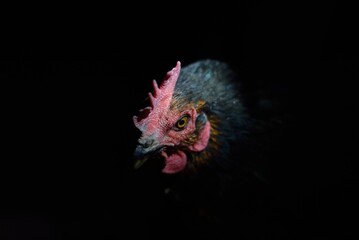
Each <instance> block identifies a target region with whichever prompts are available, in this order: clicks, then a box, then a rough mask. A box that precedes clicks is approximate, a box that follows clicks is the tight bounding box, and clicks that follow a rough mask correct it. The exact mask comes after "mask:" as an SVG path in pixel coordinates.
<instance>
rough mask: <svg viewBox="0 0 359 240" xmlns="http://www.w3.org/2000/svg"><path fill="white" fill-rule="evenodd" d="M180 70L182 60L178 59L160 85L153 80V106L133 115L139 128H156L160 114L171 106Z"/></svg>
mask: <svg viewBox="0 0 359 240" xmlns="http://www.w3.org/2000/svg"><path fill="white" fill-rule="evenodd" d="M180 70H181V62H180V61H177V64H176V66H175V67H174V68H172V70H171V71H169V72H167V74H166V76H165V78H164V80H163V81H162V84H161V86H160V87H158V85H157V82H156V80H153V82H152V83H153V89H154V91H153V94H152V93H151V92H149V93H148V97H149V99H150V103H151V106H150V107H146V108H144V109H141V110H140V113H142V114H141V115H143V116H134V117H133V122H134V124H135V126H136V127H137V128H138V129H140V130H141V131H144V130H147V131H150V132H151V129H152V128H155V126H156V125H157V124H156V123H158V120H159V116H160V114H161V113H164V112H166V110H167V109H168V108H169V106H170V103H171V100H172V95H173V91H174V88H175V86H176V82H177V79H178V76H179V73H180Z"/></svg>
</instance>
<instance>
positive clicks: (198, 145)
mask: <svg viewBox="0 0 359 240" xmlns="http://www.w3.org/2000/svg"><path fill="white" fill-rule="evenodd" d="M180 68H181V65H180V62H177V65H176V67H175V68H173V69H172V70H171V71H169V72H168V73H167V76H166V78H165V79H164V81H163V83H162V85H161V87H158V85H157V83H156V81H153V87H154V94H153V95H152V94H151V93H149V99H150V102H151V107H147V108H145V109H143V110H140V113H141V115H140V116H134V117H133V120H134V124H135V126H136V127H137V128H138V129H139V130H140V131H141V132H142V135H141V137H140V139H139V141H138V145H137V147H136V150H135V157H136V158H137V162H136V165H135V167H136V168H138V167H140V166H141V165H142V164H143V163H144V162H145V161H146V160H147V159H149V158H151V156H153V155H160V156H162V157H163V158H164V159H165V167H164V168H163V169H162V172H164V173H168V174H171V173H177V172H180V171H182V170H184V169H185V167H186V165H187V161H188V157H187V154H188V153H190V152H200V151H203V150H204V149H205V148H206V146H207V144H208V140H209V138H210V123H209V121H208V120H207V117H206V115H205V114H204V113H202V112H200V107H201V104H200V103H188V102H187V103H186V102H183V99H179V98H176V95H175V94H174V89H175V85H176V81H177V79H178V77H179V73H180Z"/></svg>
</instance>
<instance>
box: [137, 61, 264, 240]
mask: <svg viewBox="0 0 359 240" xmlns="http://www.w3.org/2000/svg"><path fill="white" fill-rule="evenodd" d="M240 89H241V86H240V85H239V81H238V76H237V74H236V72H235V71H233V70H232V69H231V67H230V66H229V65H228V64H226V63H224V62H221V61H218V60H213V59H204V60H199V61H197V62H194V63H191V64H189V65H187V66H185V67H183V68H182V66H181V62H180V61H178V62H177V64H176V66H175V67H174V68H173V69H172V70H170V71H169V72H167V74H166V76H165V78H164V80H163V81H162V83H161V84H160V86H159V85H158V84H157V82H156V81H155V80H153V93H151V92H150V93H149V96H148V99H149V101H150V106H149V107H146V108H144V109H142V110H140V111H139V114H138V115H137V116H134V117H133V122H134V125H135V126H136V127H137V128H138V129H139V130H140V131H141V136H140V137H139V139H138V145H137V146H136V148H135V151H134V157H135V168H136V169H139V168H140V167H141V166H143V165H146V162H148V161H160V162H161V164H160V166H161V169H160V170H161V172H162V175H163V178H164V180H163V182H165V183H164V193H165V194H166V196H167V199H168V201H169V202H170V203H169V205H170V206H172V207H171V208H170V210H169V212H170V213H169V215H172V217H171V219H172V222H173V221H176V222H177V221H178V222H177V223H176V224H174V223H173V224H172V225H175V226H178V225H182V228H188V226H193V228H191V227H190V228H191V230H188V229H187V230H188V231H189V232H191V233H196V234H197V236H202V237H203V236H204V232H205V235H206V236H207V237H206V238H216V237H218V238H220V237H219V236H222V237H223V236H224V235H223V232H226V233H227V234H229V235H230V231H227V230H228V229H230V228H231V226H232V225H231V223H230V222H231V220H229V219H233V218H236V220H235V221H234V222H238V221H239V222H242V223H244V222H246V221H250V220H249V219H248V218H247V219H245V220H244V219H242V220H240V219H241V218H240V217H238V214H242V215H243V214H244V212H246V211H248V210H246V209H247V208H248V205H246V204H247V203H248V201H251V198H252V197H254V198H261V197H260V196H259V195H260V193H259V192H260V191H262V190H259V189H263V186H262V185H263V182H265V181H263V177H262V176H261V174H262V173H261V172H260V168H259V167H258V166H260V164H258V163H260V160H261V159H262V158H263V155H264V154H265V153H266V148H268V146H267V145H266V144H264V141H259V140H258V139H259V138H258V137H257V135H260V134H258V133H259V132H261V130H260V129H262V128H263V126H264V125H265V124H268V123H265V121H264V120H263V121H259V120H258V119H256V118H255V117H254V116H252V115H251V114H250V112H249V111H248V109H247V106H246V105H247V100H246V99H245V98H244V95H243V94H242V93H241V92H240ZM248 104H249V103H248ZM267 141H270V140H267ZM263 146H264V147H263ZM256 164H257V165H256ZM246 182H247V183H248V182H251V183H250V184H246ZM239 189H241V191H242V193H241V194H239V192H240V191H239ZM256 191H257V192H256ZM253 192H256V193H255V194H254V193H253ZM238 195H241V196H240V198H238V197H237V196H238ZM254 195H255V196H254ZM174 209H176V210H177V212H175V211H174ZM173 215H174V216H173ZM179 219H186V220H185V221H181V220H179ZM190 221H192V223H193V224H189V222H190ZM170 222H171V221H170ZM257 224H258V223H257ZM223 229H227V230H223ZM184 235H185V234H184Z"/></svg>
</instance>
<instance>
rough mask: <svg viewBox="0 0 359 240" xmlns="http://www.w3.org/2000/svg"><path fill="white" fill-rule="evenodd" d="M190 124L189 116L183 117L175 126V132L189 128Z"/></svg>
mask: <svg viewBox="0 0 359 240" xmlns="http://www.w3.org/2000/svg"><path fill="white" fill-rule="evenodd" d="M187 123H188V115H183V116H182V117H181V118H180V119H178V121H177V122H176V124H175V130H178V131H179V130H182V129H184V127H186V126H187Z"/></svg>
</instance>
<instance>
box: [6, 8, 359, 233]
mask: <svg viewBox="0 0 359 240" xmlns="http://www.w3.org/2000/svg"><path fill="white" fill-rule="evenodd" d="M32 8H34V9H37V10H32ZM6 9H7V8H4V9H3V11H5V12H6V11H7V10H6ZM8 10H9V9H8ZM11 10H12V11H11V13H10V14H9V17H7V16H5V17H4V20H3V21H2V25H3V28H2V34H1V35H2V37H1V38H2V39H3V40H5V42H4V43H3V44H2V45H1V51H2V52H1V62H0V63H1V65H0V66H1V71H0V74H1V96H2V117H1V118H2V120H3V121H2V131H1V132H2V138H3V143H2V149H3V150H2V153H3V154H2V157H1V160H0V161H1V164H0V169H1V175H0V176H1V183H0V188H1V189H0V191H1V192H0V199H1V201H0V203H1V206H0V239H88V238H95V239H117V238H123V237H124V236H127V234H130V236H131V237H142V238H144V239H149V238H151V239H152V238H153V237H154V238H162V237H166V238H167V237H173V236H170V235H167V234H168V233H166V234H165V232H164V231H163V229H161V223H163V221H164V220H163V219H162V220H157V219H159V218H161V217H163V216H164V214H162V212H161V211H163V208H162V206H161V204H162V203H163V202H161V201H162V199H161V197H158V196H159V195H160V190H159V188H158V187H156V186H157V183H158V181H159V180H158V178H157V175H155V174H154V175H153V177H152V178H146V177H143V176H142V180H143V179H146V181H145V182H141V180H140V179H141V177H140V178H136V175H134V172H133V171H132V165H131V164H132V162H131V155H132V152H133V149H134V146H135V143H136V139H137V137H138V132H137V130H136V129H135V128H134V126H133V124H132V116H133V115H134V114H135V113H137V110H138V109H139V108H141V107H143V105H142V104H143V102H142V101H143V99H144V97H145V96H146V94H147V92H148V91H150V90H151V80H152V79H157V80H161V79H162V77H163V76H164V74H165V73H166V72H167V71H168V70H170V69H171V68H172V67H174V66H175V63H176V61H177V60H180V61H181V62H182V64H183V65H186V64H189V63H191V62H192V61H195V60H199V59H202V58H215V59H220V60H224V61H226V62H228V63H230V64H231V65H232V66H233V68H234V69H235V70H236V71H238V72H239V74H240V76H241V79H242V81H243V82H245V83H246V84H247V85H249V86H252V87H254V86H256V85H258V86H260V85H270V84H276V85H283V86H285V87H286V88H288V89H290V91H291V92H290V94H289V95H290V96H291V97H290V98H289V99H283V101H286V103H287V104H289V105H291V106H292V107H291V111H290V112H291V114H293V116H294V117H295V119H296V124H295V126H293V129H291V131H292V132H293V135H291V137H290V139H288V141H290V142H291V143H292V145H294V146H295V147H293V148H292V149H291V152H289V151H286V150H285V149H283V151H286V154H287V153H288V154H287V156H288V157H287V158H281V159H280V160H279V161H277V162H275V163H273V165H270V169H271V171H272V175H273V176H276V177H275V179H276V181H275V186H274V189H276V194H279V198H280V199H281V200H282V201H281V202H282V203H283V209H286V211H288V212H289V213H290V214H289V215H291V216H292V215H293V216H295V217H294V218H290V219H285V218H283V219H281V221H282V222H283V223H285V222H287V224H284V225H283V226H285V227H284V229H281V230H278V231H275V232H280V233H279V234H278V235H284V236H287V237H289V238H296V237H298V238H303V237H305V239H326V238H329V237H331V236H335V237H351V236H353V235H355V234H357V224H358V222H357V215H358V213H359V212H358V207H357V203H358V200H359V199H358V197H356V192H357V190H358V186H357V185H356V183H355V180H357V178H358V175H357V168H356V165H357V164H356V161H357V159H358V154H357V150H358V143H357V137H358V127H357V122H358V117H357V116H356V114H357V109H358V106H357V89H356V88H355V87H354V85H355V82H354V80H356V79H357V78H358V73H357V66H358V59H357V45H358V44H357V42H358V39H357V38H356V37H355V35H356V32H357V24H356V23H355V19H354V18H355V14H356V13H355V11H354V8H353V7H352V6H349V5H345V4H344V3H342V2H340V1H323V2H310V3H306V2H303V1H298V2H290V3H289V2H284V3H282V2H277V1H275V2H273V1H272V2H267V1H238V2H237V3H231V4H228V3H224V2H213V3H208V2H206V3H196V4H194V3H186V2H171V3H165V4H154V3H152V2H150V3H127V5H126V6H125V5H117V6H115V5H108V6H105V5H101V6H99V5H88V4H87V5H83V6H73V5H67V6H66V5H58V6H31V9H30V7H27V6H22V7H21V9H20V7H19V6H16V7H14V8H11ZM292 150H293V151H292ZM147 177H148V176H147ZM179 231H181V230H180V229H179ZM238 231H241V228H240V226H238ZM258 231H261V229H260V227H259V229H258ZM176 234H177V233H173V235H174V236H175V235H176ZM275 237H277V236H275ZM268 238H269V236H268Z"/></svg>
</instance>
